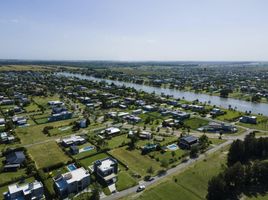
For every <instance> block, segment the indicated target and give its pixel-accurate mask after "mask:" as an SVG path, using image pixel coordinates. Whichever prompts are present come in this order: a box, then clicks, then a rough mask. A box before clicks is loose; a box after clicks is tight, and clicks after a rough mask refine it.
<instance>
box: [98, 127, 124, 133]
mask: <svg viewBox="0 0 268 200" xmlns="http://www.w3.org/2000/svg"><path fill="white" fill-rule="evenodd" d="M101 133H102V134H107V135H115V134H118V133H120V129H119V128H115V127H110V128H107V129H105V130H104V131H102V132H101Z"/></svg>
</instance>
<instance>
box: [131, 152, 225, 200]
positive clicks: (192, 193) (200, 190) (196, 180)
mask: <svg viewBox="0 0 268 200" xmlns="http://www.w3.org/2000/svg"><path fill="white" fill-rule="evenodd" d="M225 150H226V152H227V148H226V149H225ZM226 152H220V151H219V152H217V153H215V154H213V155H211V156H209V157H207V158H206V160H203V161H199V162H197V163H196V164H195V165H193V166H192V167H190V168H189V169H187V170H186V171H184V172H182V173H180V174H178V175H175V176H172V177H168V178H166V179H165V180H163V181H162V182H161V183H159V184H157V185H154V186H152V187H150V188H149V189H147V190H145V192H144V193H142V194H141V195H140V196H139V197H138V198H135V199H139V200H163V199H172V200H173V199H174V200H177V199H187V200H197V199H205V196H206V194H207V183H208V181H209V180H210V178H211V177H212V176H214V175H216V174H218V172H219V171H220V170H221V169H222V164H224V163H225V161H226ZM129 199H131V198H129Z"/></svg>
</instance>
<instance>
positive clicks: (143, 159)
mask: <svg viewBox="0 0 268 200" xmlns="http://www.w3.org/2000/svg"><path fill="white" fill-rule="evenodd" d="M110 153H111V154H112V155H113V156H114V157H115V158H117V159H118V160H120V161H121V162H123V163H124V164H126V165H127V166H128V167H129V169H131V170H132V171H134V172H135V173H138V174H140V175H142V176H145V175H146V174H147V169H148V168H150V167H153V169H154V170H155V172H157V171H158V170H160V169H161V167H160V164H159V163H158V162H156V161H155V160H153V159H150V158H149V157H148V156H145V155H141V153H140V151H138V150H133V151H128V150H127V149H126V148H125V147H122V148H118V149H113V150H111V151H110Z"/></svg>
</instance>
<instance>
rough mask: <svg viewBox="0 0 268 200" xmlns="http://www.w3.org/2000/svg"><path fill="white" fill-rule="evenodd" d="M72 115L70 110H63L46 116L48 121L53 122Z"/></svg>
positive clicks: (69, 117)
mask: <svg viewBox="0 0 268 200" xmlns="http://www.w3.org/2000/svg"><path fill="white" fill-rule="evenodd" d="M72 116H73V113H72V112H69V111H63V112H61V113H56V114H52V116H50V117H49V118H48V121H49V122H54V121H60V120H65V119H71V118H72Z"/></svg>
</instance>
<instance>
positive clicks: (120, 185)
mask: <svg viewBox="0 0 268 200" xmlns="http://www.w3.org/2000/svg"><path fill="white" fill-rule="evenodd" d="M137 184H138V183H137V181H136V180H135V179H134V178H132V177H131V176H130V175H129V174H128V173H127V172H126V171H120V172H119V173H118V181H117V182H116V189H117V190H118V191H122V190H125V189H127V188H130V187H133V186H135V185H137Z"/></svg>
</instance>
